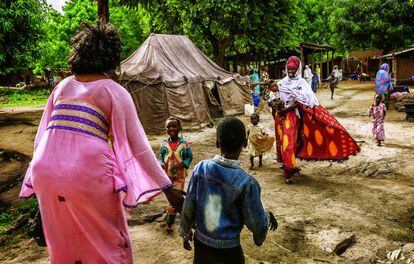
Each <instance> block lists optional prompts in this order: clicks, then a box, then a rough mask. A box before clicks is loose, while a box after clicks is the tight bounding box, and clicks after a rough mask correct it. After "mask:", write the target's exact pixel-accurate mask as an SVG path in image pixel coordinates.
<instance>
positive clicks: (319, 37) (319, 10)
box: [298, 0, 332, 44]
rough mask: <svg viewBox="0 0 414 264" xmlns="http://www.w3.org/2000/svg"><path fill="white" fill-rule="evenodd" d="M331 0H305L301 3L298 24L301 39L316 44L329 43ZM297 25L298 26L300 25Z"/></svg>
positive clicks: (330, 34) (330, 35)
mask: <svg viewBox="0 0 414 264" xmlns="http://www.w3.org/2000/svg"><path fill="white" fill-rule="evenodd" d="M331 6H332V1H327V0H305V1H303V2H302V3H301V7H300V10H301V12H302V15H300V16H299V17H300V25H301V28H298V30H300V31H301V32H302V34H301V36H302V41H306V42H311V43H316V44H330V42H331V37H332V33H331V28H330V25H329V16H330V9H331ZM300 25H299V26H300Z"/></svg>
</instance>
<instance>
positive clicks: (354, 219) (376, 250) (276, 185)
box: [0, 82, 414, 264]
mask: <svg viewBox="0 0 414 264" xmlns="http://www.w3.org/2000/svg"><path fill="white" fill-rule="evenodd" d="M370 85H371V86H372V84H369V83H359V82H346V83H341V85H340V87H339V89H338V90H337V93H336V98H335V100H333V101H331V100H330V99H329V92H328V90H321V91H319V92H318V94H317V95H318V98H319V100H320V101H321V103H322V104H323V105H325V106H326V107H327V108H329V109H330V111H332V112H333V113H335V114H336V115H337V116H338V117H339V118H338V119H339V120H340V122H341V123H342V124H343V125H344V126H345V127H346V128H347V129H349V131H350V133H351V134H352V135H354V136H355V138H356V139H357V140H358V141H359V142H361V147H362V151H361V153H360V154H359V155H358V156H356V157H351V158H350V159H349V160H348V161H346V162H344V163H330V162H300V164H299V166H300V167H301V168H302V171H301V175H300V176H297V177H296V178H295V181H296V182H295V184H294V185H286V184H285V183H284V182H283V180H282V178H281V174H280V172H279V170H278V165H277V164H276V163H275V162H274V155H273V154H269V155H266V156H265V166H264V168H262V169H260V170H259V169H254V170H252V171H251V173H252V174H253V175H254V176H255V177H256V178H257V180H258V181H259V182H260V184H261V186H262V199H263V203H264V205H265V207H266V208H267V209H270V210H272V211H273V212H274V213H275V214H276V215H277V218H278V220H279V224H280V227H279V229H278V230H277V231H275V232H272V233H269V235H268V238H267V240H266V242H265V243H264V244H263V246H262V247H256V246H254V244H253V241H252V237H251V234H250V233H249V232H247V231H246V230H244V231H243V233H242V246H243V249H244V252H245V255H246V259H247V263H324V262H325V263H354V262H353V260H355V259H357V258H359V257H366V258H368V259H372V260H374V259H384V258H385V254H386V253H388V251H389V250H391V249H394V248H398V246H399V245H400V244H404V243H407V242H414V231H413V230H410V228H411V225H413V224H414V223H413V219H412V218H409V213H408V210H414V177H413V173H412V171H414V164H413V163H412V162H410V161H411V160H413V158H414V151H413V150H414V130H413V123H407V122H404V121H403V120H404V115H403V114H401V113H396V112H390V113H389V114H390V115H389V116H388V117H387V119H386V136H387V141H386V145H385V147H382V148H378V147H376V146H375V145H374V144H373V143H372V142H371V138H370V129H371V125H370V121H369V118H368V117H367V116H366V111H367V109H368V108H369V105H370V104H371V101H372V98H373V92H372V89H371V87H369V86H370ZM243 119H244V121H247V119H246V118H243ZM261 119H262V120H261V123H262V124H263V125H265V126H266V128H267V129H269V131H272V128H273V120H272V119H271V117H270V115H269V114H265V115H262V118H261ZM0 133H1V130H0ZM184 134H185V135H186V136H187V137H188V138H189V140H190V142H191V144H192V149H193V153H194V154H195V160H194V162H193V165H195V164H196V163H197V162H198V161H200V160H201V159H206V158H210V157H212V156H213V155H214V154H216V153H217V152H218V151H217V149H216V148H215V147H214V141H215V138H214V137H215V135H214V129H205V130H203V131H198V132H193V133H188V132H186V133H184ZM3 135H4V134H3ZM162 138H164V137H163V136H162V137H154V136H152V137H150V139H151V143H152V144H153V146H154V147H155V148H157V146H158V145H159V143H160V142H161V139H162ZM25 144H26V143H25ZM0 147H1V146H0ZM242 164H243V166H244V167H246V168H247V167H248V158H247V153H243V154H242ZM165 206H166V201H165V199H164V197H158V198H156V199H155V200H154V201H153V202H151V204H149V205H144V206H142V208H140V209H139V212H138V213H136V215H135V216H133V218H134V217H139V216H140V215H142V214H151V213H154V212H162V210H163V208H164V207H165ZM332 228H339V229H341V230H343V231H349V232H352V233H354V234H355V237H356V242H355V244H354V245H353V246H352V247H350V248H349V249H348V250H347V251H346V252H345V253H344V254H342V256H336V255H332V254H328V253H325V252H324V251H322V250H321V249H320V248H319V247H318V246H317V245H316V244H315V243H313V242H311V240H310V239H309V236H310V235H312V234H314V233H316V232H318V231H320V230H324V229H332ZM130 232H131V236H132V239H133V244H134V255H135V262H136V263H164V264H167V263H192V252H188V251H184V250H183V249H182V247H181V239H180V238H179V237H178V235H177V233H176V232H174V233H173V234H170V235H168V234H166V233H165V232H164V231H163V223H162V221H159V220H157V221H155V222H153V223H146V224H140V225H134V226H131V227H130ZM33 244H34V243H33V242H30V241H23V242H21V243H20V244H18V245H16V246H15V249H12V250H10V251H9V252H8V253H7V255H5V257H6V258H3V259H4V262H2V263H24V262H32V263H47V257H45V256H47V254H46V252H45V251H44V249H38V248H36V247H35V246H34V245H33ZM279 245H282V246H283V247H284V248H282V247H280V246H279ZM0 259H1V258H0Z"/></svg>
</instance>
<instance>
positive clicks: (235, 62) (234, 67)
mask: <svg viewBox="0 0 414 264" xmlns="http://www.w3.org/2000/svg"><path fill="white" fill-rule="evenodd" d="M233 72H234V73H238V70H237V59H236V58H235V59H234V61H233Z"/></svg>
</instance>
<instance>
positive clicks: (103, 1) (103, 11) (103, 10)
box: [98, 0, 109, 24]
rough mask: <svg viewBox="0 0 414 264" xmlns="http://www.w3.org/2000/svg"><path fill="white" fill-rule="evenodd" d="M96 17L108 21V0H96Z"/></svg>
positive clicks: (104, 21)
mask: <svg viewBox="0 0 414 264" xmlns="http://www.w3.org/2000/svg"><path fill="white" fill-rule="evenodd" d="M98 19H99V20H101V21H102V22H103V23H105V24H107V23H109V0H98Z"/></svg>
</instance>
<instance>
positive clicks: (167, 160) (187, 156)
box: [159, 137, 193, 225]
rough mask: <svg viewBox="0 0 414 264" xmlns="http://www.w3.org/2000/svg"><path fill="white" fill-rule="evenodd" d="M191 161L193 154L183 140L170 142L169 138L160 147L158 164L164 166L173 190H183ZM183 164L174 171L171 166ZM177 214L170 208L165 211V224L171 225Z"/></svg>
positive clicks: (179, 138)
mask: <svg viewBox="0 0 414 264" xmlns="http://www.w3.org/2000/svg"><path fill="white" fill-rule="evenodd" d="M192 160H193V154H192V152H191V149H190V145H189V144H188V143H187V142H186V141H185V139H184V138H182V137H178V141H171V139H170V138H169V139H168V140H167V141H166V142H164V144H163V145H162V146H161V148H160V151H159V162H160V163H161V164H164V167H165V172H166V173H167V175H168V177H169V178H170V179H171V181H172V183H173V187H174V188H175V189H178V190H181V191H183V190H184V184H185V178H186V177H187V169H188V168H189V167H190V164H191V161H192ZM177 164H183V168H181V169H180V170H174V169H173V166H174V165H177ZM176 215H177V212H176V211H175V210H174V208H173V207H172V206H169V207H168V209H167V217H166V222H167V224H169V225H171V224H173V223H174V221H175V216H176Z"/></svg>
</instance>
